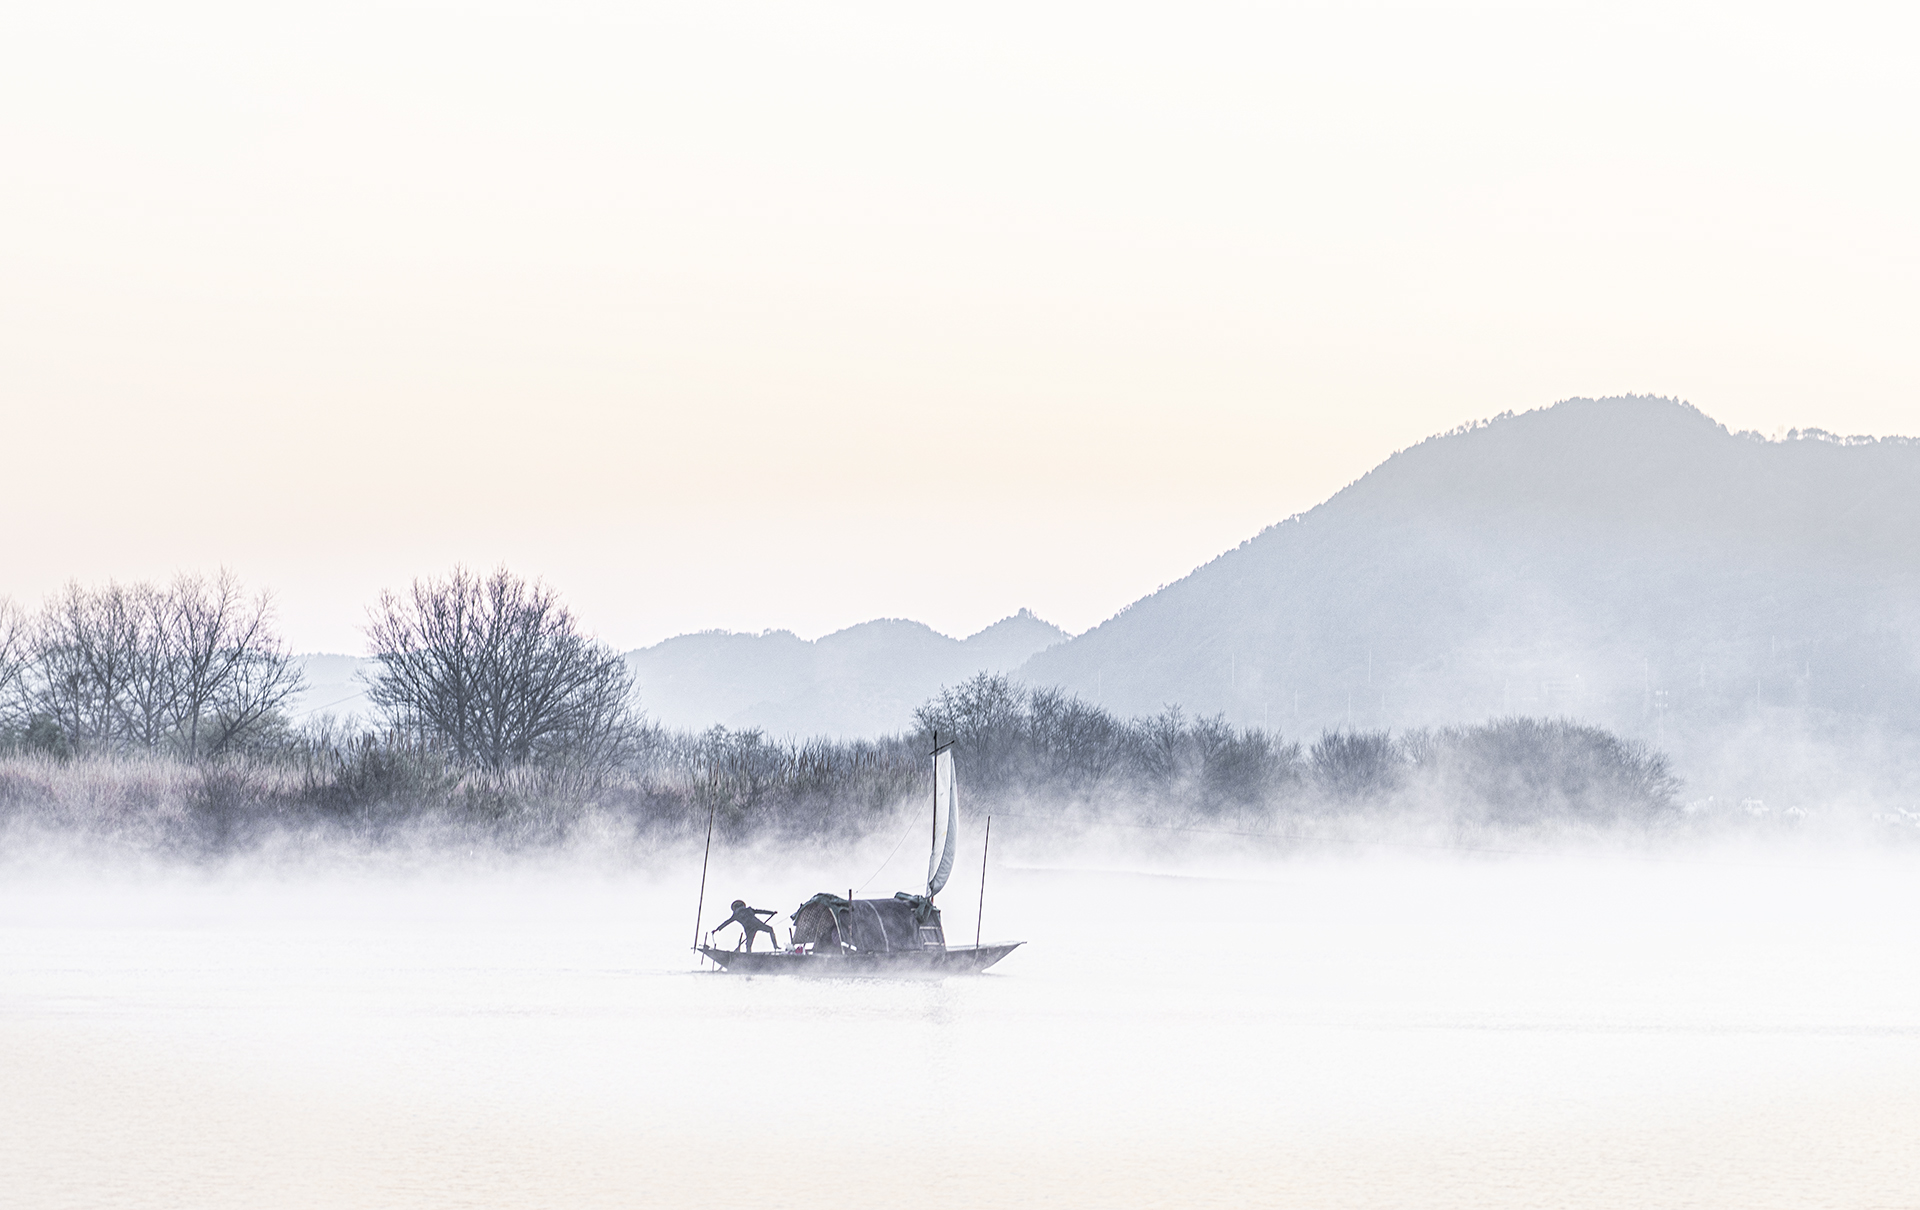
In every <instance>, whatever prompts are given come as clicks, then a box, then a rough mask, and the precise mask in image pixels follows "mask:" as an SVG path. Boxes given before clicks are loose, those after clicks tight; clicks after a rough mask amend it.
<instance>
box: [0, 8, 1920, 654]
mask: <svg viewBox="0 0 1920 1210" xmlns="http://www.w3.org/2000/svg"><path fill="white" fill-rule="evenodd" d="M1911 11H1912V10H1911V9H1910V8H1909V7H1908V6H1893V5H1888V6H1885V7H1848V6H1843V5H1835V4H1821V5H1806V6H1802V7H1781V6H1764V5H1754V4H1725V5H1717V6H1710V7H1701V6H1685V5H1674V4H1655V5H1643V6H1635V5H1629V4H1620V3H1606V4H1593V5H1565V6H1559V5H1471V6H1468V5H1447V4H1350V5H1308V6H1294V7H1286V6H1230V5H1214V6H1209V5H1201V4H1193V3H1181V4H1165V5H1159V6H1139V5H1133V6H1125V5H1116V4H1111V3H1101V4H1081V5H1063V4H1046V3H1031V2H1022V3H1019V4H1005V5H990V4H979V3H974V4H968V5H963V6H939V7H936V6H931V5H903V4H898V3H889V4H857V5H856V4H822V3H812V4H800V3H791V2H789V3H779V4H758V3H746V2H726V3H711V4H686V3H680V4H672V5H649V4H644V3H620V4H609V5H604V6H596V5H567V4H542V5H537V6H535V5H528V6H524V7H522V6H513V5H484V6H483V5H475V4H458V5H455V4H446V5H439V6H434V5H406V4H390V3H382V4H378V5H354V4H347V3H338V2H329V3H326V4H308V5H296V4H290V3H281V4H260V3H251V4H245V5H238V4H237V5H233V6H230V7H220V6H209V5H191V4H154V3H142V4H130V5H125V6H110V5H92V4H86V3H60V4H48V3H22V2H20V0H9V2H7V3H4V4H0V14H4V15H0V420H3V421H4V424H0V449H4V450H5V455H6V456H5V461H4V464H0V465H3V469H0V490H3V491H4V493H5V497H4V504H5V508H6V526H5V534H6V536H5V538H4V540H3V542H0V552H4V553H3V554H0V594H8V595H11V596H13V597H14V598H15V599H16V600H19V601H21V602H22V603H24V604H28V605H33V604H36V603H37V602H38V601H39V600H40V598H41V597H42V596H44V595H45V594H46V593H47V592H49V591H51V590H52V589H54V588H55V587H56V586H58V585H59V584H60V583H62V582H63V581H65V580H67V579H68V578H73V577H77V578H79V579H81V580H83V581H100V580H104V579H106V578H108V577H118V578H120V579H123V580H125V579H140V578H155V577H165V576H168V575H170V574H172V573H173V572H174V571H176V570H212V569H214V568H217V567H219V566H222V565H225V566H228V567H231V568H233V569H234V570H235V571H237V572H239V573H240V574H241V575H242V576H244V577H245V578H246V579H247V581H248V582H249V583H251V584H253V585H255V586H261V587H268V588H271V589H273V590H274V591H275V593H276V595H277V598H278V601H279V607H280V613H281V618H282V622H283V626H284V629H285V631H286V634H287V636H288V639H289V641H290V642H291V643H292V645H293V646H294V647H295V648H296V649H298V650H336V651H358V650H360V649H361V645H362V644H361V639H360V635H359V632H358V629H357V627H358V625H359V623H360V622H361V620H362V618H363V611H364V608H365V606H366V604H367V603H368V602H369V601H371V600H372V599H373V598H374V597H375V596H376V595H377V594H378V592H379V590H380V589H381V588H383V587H401V586H403V585H404V584H405V583H406V582H407V580H408V579H409V578H410V577H412V576H413V575H416V574H420V573H435V572H441V571H444V570H445V569H446V568H447V567H449V566H450V565H451V564H453V563H454V562H456V561H464V562H467V563H469V564H472V565H475V566H481V567H488V566H492V565H494V564H496V563H500V562H505V563H507V564H508V565H510V566H512V567H513V568H515V569H517V570H520V571H522V572H525V573H528V574H532V575H539V576H542V577H544V578H546V579H547V580H548V581H549V582H551V583H552V584H554V585H555V586H556V587H558V588H559V589H561V590H562V592H563V593H564V594H565V595H566V596H567V598H568V599H569V601H570V602H571V603H572V604H573V605H574V606H575V608H576V610H577V611H578V612H579V614H580V615H581V616H582V618H583V620H584V621H585V622H586V623H587V624H588V626H589V627H591V628H592V629H594V630H595V631H597V632H598V633H599V634H600V635H601V636H602V637H604V638H606V639H607V640H608V641H610V642H613V643H615V644H616V645H618V646H620V647H623V648H624V647H628V646H635V645H640V644H644V643H651V642H654V641H657V640H659V639H661V638H664V637H667V636H669V635H672V634H676V633H680V632H683V631H688V630H696V629H706V628H715V627H718V628H725V629H738V630H759V629H762V628H768V627H776V628H786V629H792V630H795V631H797V632H799V633H800V634H802V635H805V636H808V637H812V636H815V635H818V634H821V633H824V632H826V631H830V630H834V629H837V628H839V627H841V626H845V625H848V624H851V623H854V622H859V621H863V620H866V619H868V618H873V617H880V616H906V617H912V618H916V619H919V620H921V621H925V622H927V623H929V624H931V625H933V626H934V627H936V628H937V629H940V630H943V631H946V632H948V633H952V634H956V635H963V634H966V633H969V632H971V631H973V630H977V629H978V628H980V627H982V626H984V625H986V624H988V623H990V622H992V621H994V620H995V619H997V618H999V617H1002V616H1004V615H1006V614H1008V613H1011V612H1013V611H1014V610H1015V609H1018V608H1020V607H1021V606H1029V607H1031V608H1032V609H1034V610H1035V611H1036V612H1037V613H1039V614H1040V615H1041V616H1042V617H1045V618H1048V619H1050V620H1052V621H1054V622H1057V623H1058V624H1060V625H1062V626H1065V627H1067V628H1068V629H1070V630H1074V631H1078V630H1082V629H1084V628H1086V627H1088V626H1091V625H1093V624H1095V623H1097V622H1099V621H1101V620H1102V619H1103V618H1105V617H1107V616H1109V615H1111V614H1112V613H1113V612H1115V611H1116V610H1118V609H1119V608H1121V607H1122V606H1124V605H1126V604H1127V603H1128V602H1130V601H1132V600H1134V599H1136V598H1138V597H1140V596H1142V595H1144V594H1145V593H1148V592H1151V591H1152V590H1153V589H1154V588H1155V587H1157V586H1158V585H1160V584H1162V583H1165V582H1168V581H1171V580H1174V579H1176V578H1178V577H1179V576H1181V575H1184V574H1185V573H1186V572H1187V571H1189V570H1191V569H1192V568H1193V567H1194V566H1196V565H1197V564H1199V563H1202V562H1205V561H1206V560H1208V559H1209V558H1211V557H1213V556H1214V555H1215V554H1217V553H1219V552H1220V551H1222V550H1224V549H1226V548H1228V547H1230V546H1233V545H1235V544H1237V543H1238V542H1240V541H1241V540H1242V539H1244V538H1246V537H1249V536H1251V535H1252V534H1254V533H1256V532H1258V531H1259V530H1260V529H1261V528H1262V527H1264V526H1265V525H1267V524H1269V523H1271V522H1273V521H1276V520H1279V519H1281V518H1283V517H1285V516H1287V515H1289V514H1291V513H1294V512H1297V511H1300V510H1302V509H1305V508H1309V507H1311V506H1312V505H1314V504H1316V503H1318V502H1319V501H1320V500H1322V499H1324V498H1325V497H1326V496H1327V495H1329V494H1330V493H1332V492H1333V491H1335V490H1337V489H1338V488H1339V487H1341V486H1342V485H1343V484H1345V483H1347V482H1348V481H1350V480H1352V479H1353V478H1355V477H1356V476H1358V475H1360V474H1362V473H1364V472H1365V471H1366V470H1367V469H1368V468H1369V467H1371V466H1373V465H1374V464H1376V463H1377V462H1379V461H1380V460H1381V459H1382V458H1384V457H1385V456H1386V455H1388V454H1389V453H1391V452H1392V451H1393V450H1395V449H1397V448H1400V447H1403V446H1405V445H1408V444H1411V443H1413V442H1415V441H1418V440H1419V439H1421V438H1422V437H1425V436H1427V435H1429V434H1431V433H1433V432H1436V431H1439V430H1443V429H1446V428H1450V427H1452V426H1454V425H1455V424H1458V423H1460V422H1462V421H1466V420H1470V419H1473V418H1476V417H1482V416H1488V415H1491V414H1494V413H1497V412H1501V411H1505V410H1508V409H1513V410H1524V409H1527V408H1531V407H1538V406H1542V405H1545V404H1548V403H1551V402H1553V401H1555V400H1557V399H1560V398H1564V397H1567V396H1571V395H1596V394H1616V393H1622V392H1628V391H1639V392H1650V393H1657V394H1668V395H1677V396H1680V397H1683V398H1686V399H1689V400H1691V401H1692V402H1694V403H1695V404H1697V405H1699V406H1700V407H1701V408H1702V409H1704V410H1705V411H1706V412H1708V413H1709V414H1710V415H1712V416H1714V417H1715V418H1717V419H1719V420H1721V421H1722V422H1724V423H1727V424H1729V425H1730V426H1732V427H1734V428H1753V429H1759V430H1761V431H1763V432H1774V431H1776V430H1780V429H1784V428H1786V427H1789V426H1802V427H1805V426H1818V427H1822V428H1826V429H1830V430H1834V431H1838V432H1846V433H1852V432H1865V433H1891V432H1907V433H1914V432H1920V358H1917V357H1916V349H1920V339H1916V336H1915V333H1916V332H1920V224H1917V223H1916V219H1915V216H1916V215H1920V140H1917V139H1916V134H1917V133H1920V84H1916V80H1917V79H1920V72H1916V70H1915V68H1914V64H1915V62H1916V55H1917V52H1920V38H1917V37H1916V32H1917V28H1920V27H1917V26H1916V23H1915V19H1914V18H1913V17H1912V16H1910V15H1908V14H1909V13H1910V12H1911Z"/></svg>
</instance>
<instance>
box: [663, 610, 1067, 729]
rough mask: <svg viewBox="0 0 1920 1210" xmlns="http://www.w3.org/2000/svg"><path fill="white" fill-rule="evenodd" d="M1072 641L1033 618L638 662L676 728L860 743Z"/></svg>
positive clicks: (731, 637) (774, 634) (747, 642)
mask: <svg viewBox="0 0 1920 1210" xmlns="http://www.w3.org/2000/svg"><path fill="white" fill-rule="evenodd" d="M1066 638H1067V634H1066V632H1065V631H1063V630H1061V629H1060V628H1059V627H1057V626H1053V625H1051V624H1049V623H1047V622H1043V621H1041V620H1040V619H1039V618H1036V617H1034V616H1033V614H1032V613H1030V612H1028V611H1027V610H1024V609H1022V610H1021V611H1020V612H1019V613H1017V614H1014V615H1013V616H1012V617H1009V618H1003V619H1002V620H1000V621H998V622H995V623H994V624H993V625H991V626H989V627H987V628H986V629H985V630H982V631H980V632H979V633H978V634H975V635H972V636H970V637H969V638H967V639H964V640H961V639H953V638H949V637H947V636H946V635H943V634H940V633H938V632H937V631H934V630H933V629H931V628H930V627H927V626H924V625H922V624H920V623H919V622H909V621H904V620H900V619H891V618H890V619H882V620H879V621H873V622H863V623H861V624H860V625H858V626H850V627H848V628H847V629H845V630H840V631H836V632H834V633H833V634H829V635H826V636H824V637H823V638H819V639H815V640H812V641H808V640H806V639H802V638H799V637H797V636H795V635H793V634H792V633H790V632H788V631H784V630H778V631H769V632H768V633H765V634H730V633H726V632H722V631H708V632H705V633H702V634H686V635H681V636H679V637H677V638H671V639H668V640H666V641H665V642H662V643H657V644H655V645H654V646H652V647H646V648H642V649H641V650H639V651H634V652H631V653H629V654H628V656H627V661H628V663H629V664H630V665H631V666H632V668H633V671H634V679H635V682H636V687H637V689H638V691H639V694H640V703H641V706H642V707H643V708H644V709H645V710H646V711H647V713H648V715H649V716H650V717H652V718H653V719H654V720H655V721H657V722H661V723H664V724H666V725H668V726H670V727H700V728H704V727H709V726H712V725H714V724H716V723H719V724H722V725H725V726H728V727H733V728H743V727H759V728H762V729H764V730H766V731H768V732H770V733H772V734H775V735H802V736H808V735H833V736H840V737H851V736H867V735H880V734H884V733H888V732H895V731H900V730H902V729H904V728H906V727H908V726H910V725H911V723H912V715H913V709H914V707H916V706H918V705H920V704H921V703H922V702H924V701H925V700H926V699H927V698H928V697H930V696H931V695H932V694H933V693H935V692H936V691H937V690H938V689H939V688H940V687H941V686H942V685H950V684H955V683H958V682H959V681H962V680H964V679H966V678H967V677H969V676H972V675H973V674H975V673H977V672H1005V671H1007V670H1009V669H1012V668H1015V667H1018V666H1019V665H1020V664H1021V663H1022V662H1023V661H1025V660H1027V659H1028V658H1029V657H1031V656H1033V655H1034V654H1036V653H1037V652H1040V651H1043V650H1044V649H1046V648H1047V647H1050V646H1052V645H1054V644H1056V643H1059V642H1062V641H1064V640H1065V639H1066Z"/></svg>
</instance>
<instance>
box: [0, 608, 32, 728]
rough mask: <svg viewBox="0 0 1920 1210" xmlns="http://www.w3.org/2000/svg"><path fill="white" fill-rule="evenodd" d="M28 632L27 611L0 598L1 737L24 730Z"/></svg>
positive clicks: (26, 711) (28, 655) (27, 710)
mask: <svg viewBox="0 0 1920 1210" xmlns="http://www.w3.org/2000/svg"><path fill="white" fill-rule="evenodd" d="M31 637H32V636H31V632H30V628H29V623H28V621H27V614H26V611H25V610H23V609H21V608H20V607H19V606H18V605H15V604H14V603H13V600H12V599H11V598H9V597H0V738H4V737H5V736H8V735H12V734H15V733H19V732H23V731H25V730H26V727H27V724H28V722H29V721H30V718H31V714H32V712H31V711H30V710H29V709H28V705H27V703H28V698H27V661H28V659H29V657H30V649H31Z"/></svg>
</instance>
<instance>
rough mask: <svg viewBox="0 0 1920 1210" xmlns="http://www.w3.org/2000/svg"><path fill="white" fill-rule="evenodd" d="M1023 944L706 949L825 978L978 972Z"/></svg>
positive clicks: (738, 966) (736, 963) (731, 960)
mask: <svg viewBox="0 0 1920 1210" xmlns="http://www.w3.org/2000/svg"><path fill="white" fill-rule="evenodd" d="M1021 944H1023V943H1022V942H1019V941H1003V942H998V943H996V944H992V945H952V946H946V947H943V948H941V949H929V950H921V951H918V952H909V951H906V950H890V951H881V952H865V951H849V952H846V953H840V952H837V951H833V950H828V951H826V952H824V953H804V952H803V953H795V952H794V951H793V950H728V949H721V948H720V947H719V946H717V945H703V946H701V947H700V952H701V953H703V954H705V955H706V956H707V957H708V958H711V959H712V960H713V962H714V964H715V965H717V966H720V967H722V968H724V969H726V970H728V971H731V972H733V973H735V974H741V975H813V976H816V977H819V978H825V979H860V978H868V979H872V978H884V979H944V978H946V977H947V976H948V975H977V974H979V973H980V972H981V971H983V970H986V969H987V968H988V967H990V966H992V965H993V964H994V963H996V962H998V961H1000V959H1002V958H1004V957H1006V956H1007V955H1008V954H1011V953H1012V952H1013V951H1014V950H1015V949H1016V948H1018V947H1019V946H1020V945H1021Z"/></svg>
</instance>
